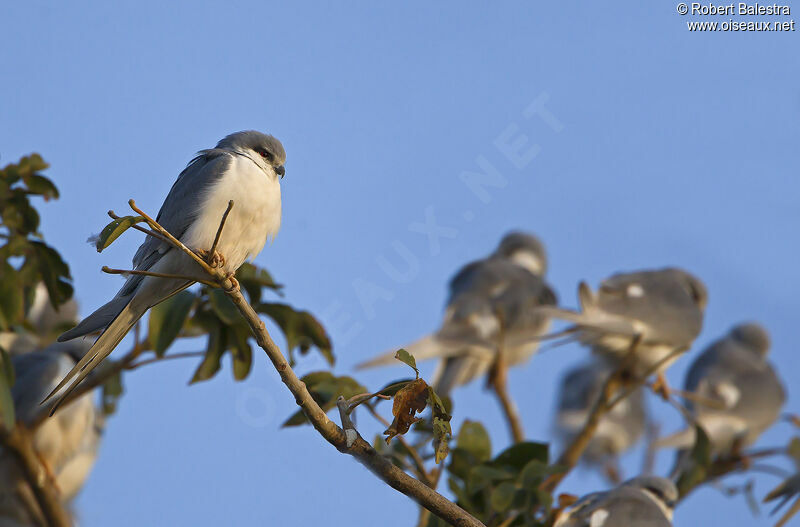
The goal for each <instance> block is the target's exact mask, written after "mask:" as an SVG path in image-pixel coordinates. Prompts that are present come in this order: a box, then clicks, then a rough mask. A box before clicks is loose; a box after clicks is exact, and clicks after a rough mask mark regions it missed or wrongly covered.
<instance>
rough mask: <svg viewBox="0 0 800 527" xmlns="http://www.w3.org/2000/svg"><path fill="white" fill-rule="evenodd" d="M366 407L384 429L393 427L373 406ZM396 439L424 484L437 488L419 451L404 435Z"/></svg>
mask: <svg viewBox="0 0 800 527" xmlns="http://www.w3.org/2000/svg"><path fill="white" fill-rule="evenodd" d="M365 407H366V408H367V410H368V411H369V413H370V414H372V417H374V418H375V419H377V420H378V422H379V423H381V424H382V425H383V426H384V427H386V428H389V427H390V426H391V423H390V422H389V421H387V420H386V419H384V417H383V416H382V415H381V414H379V413H378V411H377V410H376V409H375V407H374V406H373V405H371V404H367V405H365ZM394 439H396V440H398V441H400V444H401V445H403V448H405V449H406V450H408V453H409V455H410V456H411V459H412V460H413V461H414V469H415V472H416V473H417V477H418V478H419V479H421V480H422V482H423V483H425V484H426V485H427V486H429V487H431V488H436V487H435V486H434V485H433V484H432V483H433V482H432V481H431V479H430V477H429V476H428V470H427V469H426V468H425V461H423V460H422V456H420V455H419V452H418V451H417V449H416V448H414V447H413V446H412V445H411V444H410V443H409V442H408V441H406V438H405V437H403V436H402V435H398V436H395V437H394Z"/></svg>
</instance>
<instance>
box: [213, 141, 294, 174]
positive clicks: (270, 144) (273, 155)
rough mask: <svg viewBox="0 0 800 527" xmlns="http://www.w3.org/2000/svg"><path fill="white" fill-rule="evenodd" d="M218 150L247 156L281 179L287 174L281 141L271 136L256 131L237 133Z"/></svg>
mask: <svg viewBox="0 0 800 527" xmlns="http://www.w3.org/2000/svg"><path fill="white" fill-rule="evenodd" d="M217 148H221V149H223V150H230V151H232V152H237V153H239V154H244V155H247V156H248V157H249V158H250V159H252V160H253V162H254V163H255V164H257V165H258V166H260V167H261V168H262V169H263V170H266V171H267V172H269V171H273V172H275V174H277V175H279V176H280V177H281V178H282V177H283V175H284V174H285V170H284V168H283V165H284V163H286V151H285V150H284V149H283V145H282V144H281V142H280V141H278V140H277V139H275V138H274V137H272V136H271V135H267V134H262V133H261V132H256V131H255V130H248V131H246V132H235V133H233V134H231V135H229V136H227V137H225V138H224V139H222V140H221V141H220V142H219V143H217Z"/></svg>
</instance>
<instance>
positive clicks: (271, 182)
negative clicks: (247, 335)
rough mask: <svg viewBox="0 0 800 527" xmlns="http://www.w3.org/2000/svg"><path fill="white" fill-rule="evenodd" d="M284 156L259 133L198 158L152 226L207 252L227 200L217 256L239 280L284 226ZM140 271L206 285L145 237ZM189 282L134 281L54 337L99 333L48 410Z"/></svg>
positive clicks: (179, 255)
mask: <svg viewBox="0 0 800 527" xmlns="http://www.w3.org/2000/svg"><path fill="white" fill-rule="evenodd" d="M285 161H286V153H285V151H284V149H283V146H282V145H281V143H280V141H278V140H277V139H275V138H274V137H272V136H270V135H265V134H262V133H260V132H255V131H247V132H237V133H234V134H231V135H229V136H227V137H225V138H224V139H222V140H221V141H220V142H219V143H217V146H216V147H215V148H212V149H210V150H202V151H200V152H199V154H198V155H197V157H195V158H194V159H193V160H192V161H191V162H190V163H189V165H188V166H187V167H186V169H184V170H183V172H181V174H180V175H179V176H178V180H177V181H176V182H175V184H174V185H173V186H172V189H171V190H170V191H169V194H168V195H167V198H166V200H164V204H163V205H162V206H161V210H160V211H159V213H158V216H157V221H158V222H159V223H160V224H161V225H162V226H163V227H164V228H165V229H167V230H168V231H169V232H170V233H171V234H173V235H174V236H175V237H176V238H177V239H179V240H180V241H181V242H182V243H183V244H184V245H186V246H187V247H189V248H190V249H192V250H196V251H208V250H210V249H211V246H212V244H213V241H214V237H215V235H216V233H217V229H218V227H219V224H220V220H221V219H222V215H223V213H224V212H225V210H226V209H227V207H228V202H229V200H233V201H234V206H233V209H232V210H231V212H230V215H229V216H228V219H227V222H226V223H225V228H224V230H223V231H222V236H221V238H220V240H219V244H218V245H217V251H218V253H219V254H220V255H222V256H223V257H224V262H223V264H222V269H223V270H224V271H225V272H227V273H230V274H233V273H234V272H236V270H237V269H238V268H239V266H240V265H242V264H243V263H244V262H245V261H246V260H247V259H248V258H254V257H255V256H256V255H257V254H258V253H259V252H261V249H262V248H263V247H264V245H265V243H266V241H267V239H268V238H270V237H274V236H275V235H277V233H278V229H279V228H280V224H281V190H280V178H282V177H283V175H284V167H283V165H284V162H285ZM133 267H134V269H136V270H140V271H150V272H156V273H162V274H171V275H180V276H189V277H196V278H198V279H199V278H204V277H205V273H204V272H203V270H202V269H201V267H200V266H199V265H198V264H197V263H196V262H194V261H193V260H192V259H191V258H190V257H189V256H188V255H186V254H184V253H183V252H181V251H179V250H177V249H175V248H173V247H172V246H171V245H170V244H168V243H166V242H163V241H161V240H159V239H157V238H154V237H148V238H147V239H145V241H144V243H142V245H141V246H140V247H139V250H138V251H136V254H135V255H134V257H133ZM193 283H194V281H191V280H180V279H174V278H156V277H152V276H141V275H131V276H130V277H129V278H128V279H127V281H126V282H125V285H123V286H122V289H120V291H119V292H118V293H117V295H116V296H115V297H114V298H113V299H112V300H111V301H110V302H108V303H107V304H105V305H104V306H102V307H101V308H99V309H98V310H97V311H95V312H94V313H92V314H91V315H89V316H88V317H86V318H85V319H84V320H83V321H82V322H81V323H80V324H78V326H77V327H75V328H74V329H72V330H70V331H67V332H66V333H64V334H63V335H61V336H60V337H59V341H66V340H70V339H73V338H75V337H80V336H83V335H87V334H89V333H92V332H95V331H98V330H102V333H101V335H100V337H99V338H98V339H97V341H96V342H95V344H94V346H93V347H92V349H91V350H89V352H88V353H87V354H86V355H85V356H84V357H83V358H82V359H81V361H80V362H79V363H78V364H77V365H75V367H74V368H73V369H72V370H71V371H70V372H69V374H67V375H66V376H65V377H64V379H63V380H62V381H61V383H59V385H58V386H57V387H56V388H55V389H54V390H53V392H52V393H51V394H50V395H49V396H48V399H49V398H50V397H52V396H53V395H55V394H56V393H58V392H59V391H61V389H62V388H63V387H64V386H65V385H66V384H67V383H68V382H70V381H71V380H72V379H73V378H74V377H76V376H77V378H75V380H74V381H72V384H70V386H69V388H68V389H67V390H66V391H65V392H63V393H62V395H61V397H60V398H59V400H58V402H57V403H56V405H55V406H54V408H53V410H54V411H55V409H56V408H57V407H58V405H59V404H60V403H61V401H63V400H64V398H65V397H66V396H67V395H68V394H69V392H70V391H72V390H73V389H74V388H75V387H76V386H77V385H78V384H79V383H80V382H81V381H82V380H83V379H84V378H86V376H87V375H89V373H90V372H91V371H92V369H93V368H95V367H96V366H97V365H98V364H100V362H101V361H102V360H103V359H104V358H105V357H107V356H108V355H109V354H110V353H111V352H112V351H113V350H114V348H115V347H116V346H117V344H119V342H120V341H121V340H122V339H123V338H124V337H125V335H126V334H127V333H128V331H129V330H130V329H131V328H132V327H133V326H134V324H136V322H137V321H138V320H139V319H140V318H141V317H142V316H143V315H144V314H145V313H146V312H147V310H148V309H150V308H151V307H153V306H155V305H156V304H158V303H159V302H161V301H163V300H165V299H167V298H169V297H170V296H172V295H174V294H175V293H177V292H179V291H181V290H182V289H185V288H186V287H189V286H190V285H192V284H193Z"/></svg>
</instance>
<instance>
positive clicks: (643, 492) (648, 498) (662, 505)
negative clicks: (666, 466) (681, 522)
mask: <svg viewBox="0 0 800 527" xmlns="http://www.w3.org/2000/svg"><path fill="white" fill-rule="evenodd" d="M677 500H678V489H676V488H675V485H674V484H673V483H672V482H671V481H670V480H668V479H665V478H658V477H638V478H634V479H631V480H628V481H626V482H625V483H623V484H622V485H620V486H618V487H616V488H614V489H611V490H608V491H606V492H596V493H593V494H588V495H586V496H584V497H583V498H581V499H580V500H578V501H577V502H575V503H574V504H573V505H572V507H570V508H569V509H567V510H566V511H565V512H564V513H562V514H561V515H560V516H559V518H558V519H557V520H556V522H555V524H554V526H553V527H632V526H636V527H671V526H672V512H673V509H674V507H675V503H676V502H677Z"/></svg>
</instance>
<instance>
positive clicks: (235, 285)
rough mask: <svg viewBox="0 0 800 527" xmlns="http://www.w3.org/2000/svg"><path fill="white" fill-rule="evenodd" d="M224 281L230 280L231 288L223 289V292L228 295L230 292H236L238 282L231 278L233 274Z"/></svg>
mask: <svg viewBox="0 0 800 527" xmlns="http://www.w3.org/2000/svg"><path fill="white" fill-rule="evenodd" d="M225 279H226V280H230V282H231V286H230V287H228V288H225V291H226V292H228V293H230V292H231V291H238V290H239V281H238V280H237V279H236V278H235V277H234V276H233V273H230V274H229V275H228V276H226V277H225Z"/></svg>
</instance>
